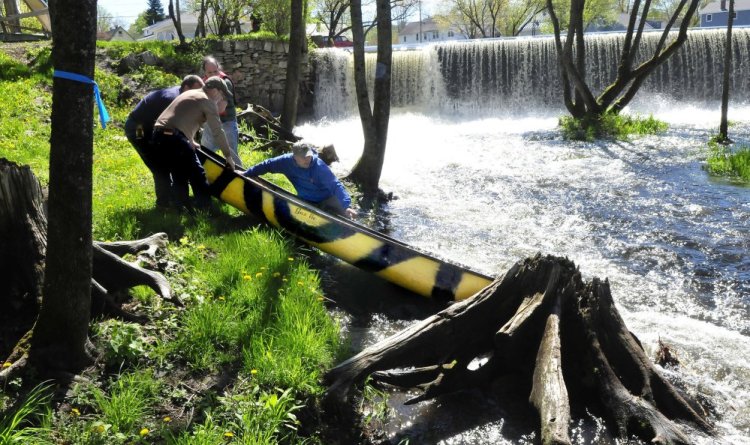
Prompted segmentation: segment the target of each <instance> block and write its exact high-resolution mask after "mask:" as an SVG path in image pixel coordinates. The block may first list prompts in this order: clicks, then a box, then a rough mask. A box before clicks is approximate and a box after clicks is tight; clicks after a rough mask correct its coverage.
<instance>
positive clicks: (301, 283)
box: [297, 281, 305, 286]
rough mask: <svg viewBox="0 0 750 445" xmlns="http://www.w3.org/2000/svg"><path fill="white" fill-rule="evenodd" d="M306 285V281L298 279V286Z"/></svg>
mask: <svg viewBox="0 0 750 445" xmlns="http://www.w3.org/2000/svg"><path fill="white" fill-rule="evenodd" d="M304 285H305V283H303V282H302V281H297V286H304Z"/></svg>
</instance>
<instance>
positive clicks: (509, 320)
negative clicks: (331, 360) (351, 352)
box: [325, 256, 712, 444]
mask: <svg viewBox="0 0 750 445" xmlns="http://www.w3.org/2000/svg"><path fill="white" fill-rule="evenodd" d="M535 345H536V346H535ZM481 357H484V358H487V360H486V363H484V364H483V365H481V366H479V367H476V366H472V367H469V364H470V363H472V362H473V361H474V360H475V359H477V358H481ZM367 376H371V377H372V379H373V380H375V381H376V382H383V383H387V384H391V385H396V386H400V387H407V388H419V389H421V390H422V392H421V394H420V395H418V396H416V397H414V398H413V399H411V400H409V401H408V402H407V403H416V402H419V401H422V400H427V399H432V398H435V397H438V396H440V395H442V394H446V393H450V392H455V391H460V390H464V389H469V388H474V387H479V388H489V387H495V386H496V385H507V386H511V387H512V388H521V389H523V390H525V391H526V393H527V394H529V402H530V403H531V404H532V405H533V406H534V407H535V408H536V409H537V411H538V413H539V421H540V431H541V439H542V443H544V444H568V443H570V436H569V429H570V427H571V426H572V425H573V424H572V423H570V418H571V412H583V411H582V410H579V409H576V410H572V409H571V407H572V406H575V407H576V408H585V409H586V410H588V411H590V412H593V413H595V414H598V415H602V416H604V417H605V418H606V419H607V420H608V422H609V423H608V424H609V425H610V426H611V427H612V434H613V435H615V436H618V437H621V438H623V439H625V438H628V437H630V436H632V435H635V436H638V437H640V438H641V439H643V440H645V441H652V442H653V443H660V444H688V443H690V440H689V439H688V437H687V436H686V434H685V433H684V432H683V430H682V429H681V427H680V426H679V424H678V422H688V423H690V424H692V425H693V426H694V427H696V428H698V429H700V430H701V431H705V432H710V431H711V430H712V427H711V426H710V425H709V424H708V422H707V420H706V418H707V414H706V412H705V411H704V410H703V409H702V408H701V407H700V406H699V405H698V404H697V403H695V402H694V401H692V400H690V399H688V398H687V397H686V396H685V395H684V394H683V393H681V391H680V390H679V389H677V388H676V387H675V386H673V385H672V384H671V383H670V382H668V381H667V380H666V379H665V378H664V377H663V376H662V375H661V374H660V373H659V371H658V370H657V368H656V367H655V365H653V364H652V363H651V361H650V360H649V359H648V357H647V356H646V354H645V352H644V350H643V348H642V346H641V344H640V342H639V341H638V339H637V338H636V337H635V335H633V334H632V333H631V332H630V331H629V330H628V329H627V327H626V326H625V323H624V322H623V320H622V318H621V317H620V316H619V314H618V312H617V309H616V308H615V306H614V302H613V300H612V296H611V294H610V290H609V284H608V283H607V282H606V281H605V282H602V281H600V280H599V279H593V280H592V281H590V282H583V280H582V279H581V276H580V273H579V272H578V270H577V269H576V267H575V265H574V264H573V263H572V262H570V261H569V260H566V259H561V258H555V257H541V256H537V257H535V258H531V259H527V260H525V261H522V262H519V263H517V264H516V265H514V266H513V267H512V268H511V269H510V270H509V271H508V272H507V273H506V274H505V275H504V276H503V277H502V278H498V280H496V281H495V282H494V283H492V284H491V285H490V286H488V287H487V288H485V289H484V290H482V291H481V292H479V293H477V294H476V295H475V296H474V297H472V298H469V299H467V300H464V301H462V302H459V303H456V304H454V305H452V306H450V307H449V308H447V309H445V310H443V311H442V312H440V313H438V314H436V315H434V316H432V317H430V318H427V319H425V320H423V321H421V322H419V323H416V324H414V325H412V326H411V327H409V328H407V329H405V330H403V331H401V332H399V333H397V334H395V335H393V336H391V337H390V338H388V339H386V340H383V341H381V342H380V343H377V344H375V345H372V346H370V347H368V348H367V349H365V350H364V351H362V352H360V353H359V354H357V355H356V356H354V357H352V358H350V359H348V360H346V361H345V362H343V363H341V364H339V365H338V366H336V367H335V368H334V369H332V370H330V371H329V372H328V373H327V374H326V375H325V380H326V382H327V383H328V384H329V385H330V386H329V390H328V397H327V403H328V405H327V406H329V407H336V406H339V407H340V406H342V402H344V401H349V400H350V396H351V393H352V388H353V387H354V386H356V385H359V384H361V383H362V382H363V381H364V380H365V378H367Z"/></svg>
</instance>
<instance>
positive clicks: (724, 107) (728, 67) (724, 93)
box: [718, 0, 734, 142]
mask: <svg viewBox="0 0 750 445" xmlns="http://www.w3.org/2000/svg"><path fill="white" fill-rule="evenodd" d="M732 16H734V0H729V17H728V18H727V46H726V49H725V52H724V78H723V85H722V86H721V124H719V137H718V139H719V140H720V141H721V142H730V139H729V122H728V120H727V119H728V117H727V114H728V112H729V73H731V72H732V27H733V25H734V19H733V18H732Z"/></svg>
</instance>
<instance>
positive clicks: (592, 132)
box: [559, 112, 667, 141]
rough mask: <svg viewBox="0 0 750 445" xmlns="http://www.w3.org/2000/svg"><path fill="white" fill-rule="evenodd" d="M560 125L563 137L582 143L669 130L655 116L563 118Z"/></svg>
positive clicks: (605, 115) (612, 114) (613, 114)
mask: <svg viewBox="0 0 750 445" xmlns="http://www.w3.org/2000/svg"><path fill="white" fill-rule="evenodd" d="M559 123H560V128H561V130H562V133H563V137H565V138H566V139H572V140H580V141H593V140H595V139H607V138H611V139H627V138H628V137H629V136H630V135H638V136H643V135H648V134H657V133H661V132H664V131H666V130H667V124H666V123H665V122H662V121H659V120H657V119H655V118H654V117H653V116H648V117H642V116H629V115H621V114H615V113H610V112H607V113H604V114H602V115H601V116H589V115H586V116H584V117H582V118H580V119H578V118H575V117H572V116H563V117H561V118H560V122H559Z"/></svg>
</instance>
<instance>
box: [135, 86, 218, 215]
mask: <svg viewBox="0 0 750 445" xmlns="http://www.w3.org/2000/svg"><path fill="white" fill-rule="evenodd" d="M202 87H203V80H202V79H201V78H200V77H199V76H196V75H193V74H191V75H189V76H185V78H184V79H183V80H182V84H181V85H180V86H178V87H170V88H165V89H163V90H156V91H153V92H151V93H149V94H148V95H146V97H144V98H143V99H142V100H141V101H140V102H138V105H136V107H135V109H134V110H133V111H132V112H131V113H130V115H129V116H128V119H127V120H126V121H125V136H126V137H127V138H128V141H130V143H131V144H132V145H133V147H134V148H135V150H136V151H137V152H138V154H139V155H140V156H141V159H142V160H143V163H144V164H146V167H148V168H149V170H151V174H153V176H154V191H155V193H156V205H157V206H160V207H167V206H169V205H170V194H171V192H170V189H171V183H172V181H171V179H170V176H169V168H168V167H167V163H166V162H165V159H164V157H163V151H162V150H155V149H154V148H153V145H152V143H151V135H152V134H153V132H154V123H156V119H157V118H158V117H159V115H160V114H161V113H162V112H163V111H164V110H166V109H167V107H168V106H169V104H171V103H172V101H173V100H174V99H175V98H176V97H177V96H179V95H180V93H183V92H185V91H187V90H192V89H196V88H202Z"/></svg>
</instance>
